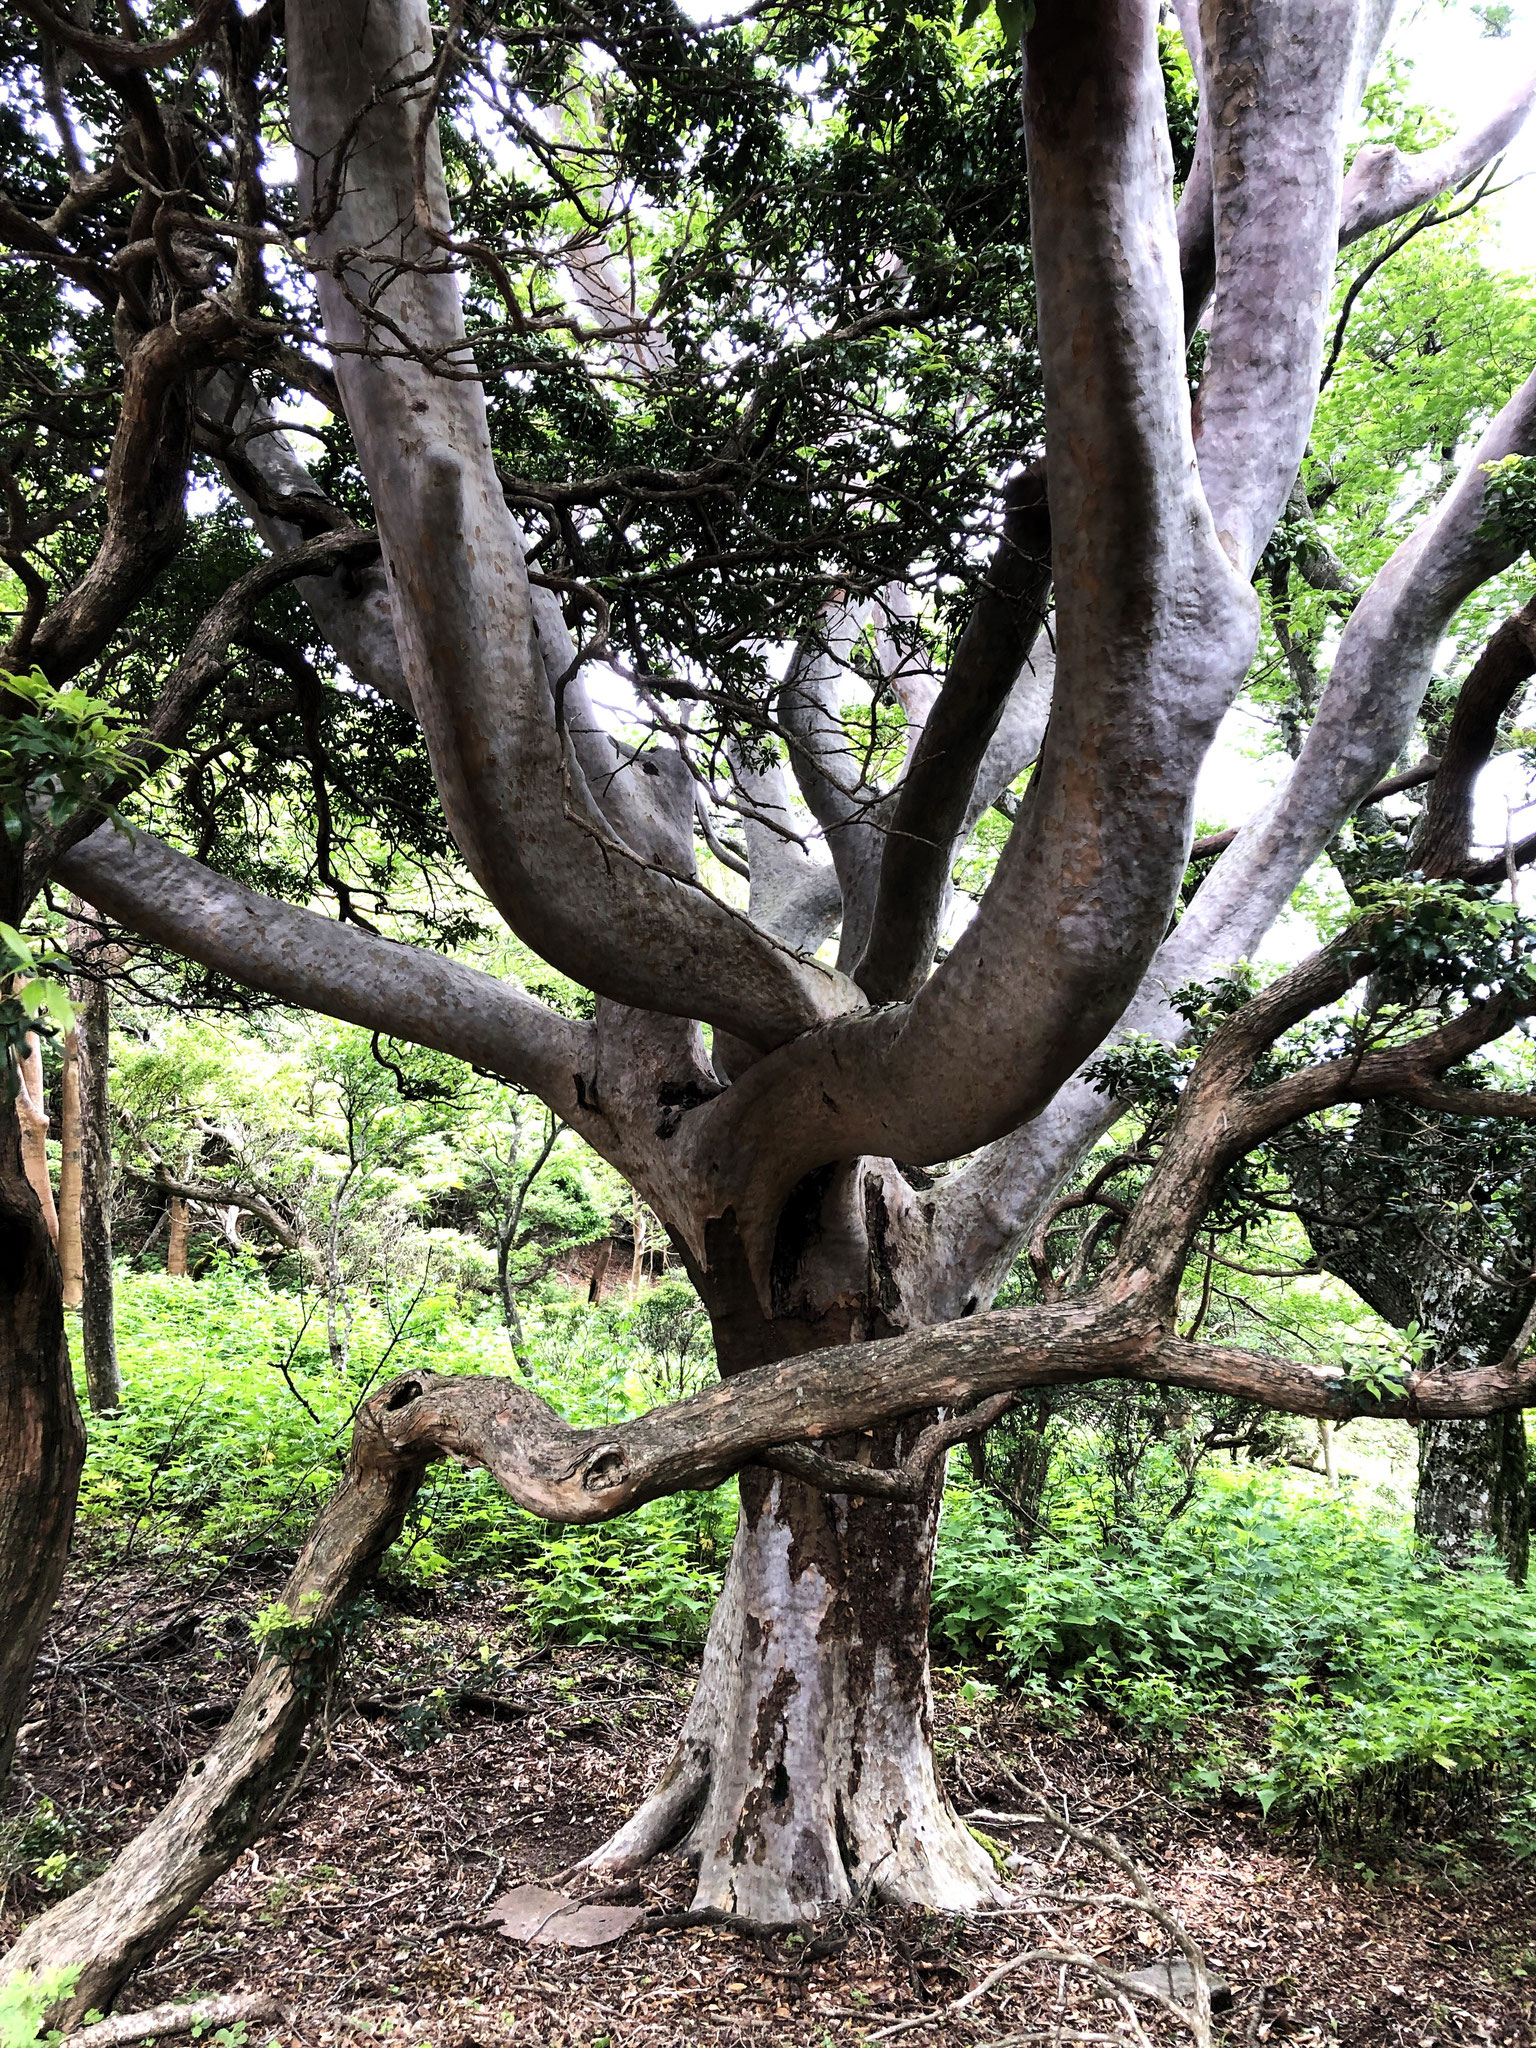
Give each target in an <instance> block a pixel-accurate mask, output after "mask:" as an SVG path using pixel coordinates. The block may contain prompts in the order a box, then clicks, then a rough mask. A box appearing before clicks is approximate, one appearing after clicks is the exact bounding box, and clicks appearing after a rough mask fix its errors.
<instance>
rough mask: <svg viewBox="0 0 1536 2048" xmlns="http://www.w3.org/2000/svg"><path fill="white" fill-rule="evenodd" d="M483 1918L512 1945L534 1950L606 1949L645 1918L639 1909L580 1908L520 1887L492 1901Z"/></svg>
mask: <svg viewBox="0 0 1536 2048" xmlns="http://www.w3.org/2000/svg"><path fill="white" fill-rule="evenodd" d="M487 1917H488V1918H489V1919H490V1920H491V1921H492V1922H493V1923H494V1925H496V1926H497V1927H499V1928H500V1929H501V1931H502V1933H503V1934H505V1935H507V1936H509V1937H510V1938H511V1939H512V1940H513V1941H526V1942H528V1943H529V1944H530V1945H532V1946H533V1947H536V1948H549V1947H560V1948H606V1947H607V1946H608V1944H609V1943H610V1942H614V1941H622V1940H623V1938H624V1936H625V1935H626V1934H631V1933H633V1932H634V1930H635V1928H637V1927H638V1926H639V1925H640V1922H641V1921H642V1920H643V1919H644V1918H645V1909H644V1907H643V1906H584V1905H583V1904H582V1903H581V1901H580V1900H579V1899H568V1898H567V1897H566V1896H565V1894H564V1892H555V1891H550V1890H549V1889H548V1887H547V1886H545V1885H539V1884H520V1885H518V1886H516V1887H515V1888H514V1889H513V1890H512V1891H509V1892H507V1893H506V1894H504V1896H503V1897H501V1898H499V1899H497V1900H496V1902H495V1904H494V1905H493V1906H492V1907H491V1908H490V1910H489V1913H488V1915H487Z"/></svg>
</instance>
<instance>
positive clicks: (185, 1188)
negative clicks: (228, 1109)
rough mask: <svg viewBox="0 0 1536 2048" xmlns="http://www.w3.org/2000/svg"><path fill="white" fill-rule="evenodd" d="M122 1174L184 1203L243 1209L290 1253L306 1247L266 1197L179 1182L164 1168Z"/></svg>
mask: <svg viewBox="0 0 1536 2048" xmlns="http://www.w3.org/2000/svg"><path fill="white" fill-rule="evenodd" d="M123 1171H124V1172H125V1173H126V1174H127V1175H128V1176H129V1178H130V1179H131V1180H136V1181H138V1182H139V1183H140V1184H141V1185H142V1186H144V1187H147V1188H159V1189H161V1190H162V1191H163V1192H164V1193H165V1194H168V1195H179V1196H180V1197H181V1199H182V1200H183V1201H184V1202H200V1203H202V1205H203V1206H204V1208H208V1209H243V1210H244V1211H245V1212H246V1214H247V1215H248V1216H254V1217H255V1218H256V1220H257V1222H258V1223H264V1224H265V1225H266V1227H267V1229H268V1230H270V1231H271V1233H272V1235H273V1236H274V1237H275V1238H276V1239H277V1241H278V1243H279V1244H280V1245H283V1246H284V1247H285V1248H286V1249H287V1250H289V1251H291V1252H296V1251H299V1250H301V1249H302V1247H303V1243H304V1240H303V1239H302V1238H301V1237H300V1236H299V1233H298V1232H297V1231H296V1230H295V1229H294V1227H293V1225H292V1224H291V1223H290V1222H289V1221H288V1219H287V1218H286V1217H285V1216H284V1215H283V1214H282V1213H281V1211H279V1210H277V1209H274V1208H273V1206H272V1204H271V1203H270V1202H269V1201H268V1200H267V1199H266V1197H265V1196H264V1195H258V1194H253V1193H251V1192H250V1191H249V1190H247V1189H245V1188H232V1187H224V1186H221V1185H220V1183H219V1182H217V1181H201V1180H180V1179H178V1178H177V1177H176V1176H175V1175H174V1174H171V1173H168V1172H167V1171H166V1170H165V1168H164V1167H157V1168H156V1169H155V1171H154V1172H153V1173H145V1172H144V1171H143V1170H142V1169H141V1168H139V1167H137V1166H125V1167H124V1168H123Z"/></svg>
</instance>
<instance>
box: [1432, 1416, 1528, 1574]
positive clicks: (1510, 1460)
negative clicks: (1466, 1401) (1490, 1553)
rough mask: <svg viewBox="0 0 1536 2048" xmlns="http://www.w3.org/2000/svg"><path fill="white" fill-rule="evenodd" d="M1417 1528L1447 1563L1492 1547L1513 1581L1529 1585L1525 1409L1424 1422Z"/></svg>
mask: <svg viewBox="0 0 1536 2048" xmlns="http://www.w3.org/2000/svg"><path fill="white" fill-rule="evenodd" d="M1413 1526H1414V1532H1415V1534H1417V1535H1418V1536H1419V1537H1421V1538H1422V1539H1423V1541H1424V1542H1426V1543H1432V1544H1433V1545H1434V1547H1435V1549H1436V1550H1437V1551H1438V1552H1439V1553H1440V1555H1441V1557H1442V1558H1444V1560H1445V1562H1446V1563H1447V1564H1449V1565H1453V1566H1456V1567H1458V1568H1459V1567H1461V1566H1463V1565H1468V1564H1470V1563H1471V1562H1472V1560H1473V1558H1474V1557H1475V1556H1476V1555H1477V1553H1478V1551H1479V1550H1481V1549H1485V1548H1490V1547H1491V1548H1492V1549H1493V1550H1495V1551H1497V1553H1498V1555H1499V1556H1500V1557H1501V1558H1503V1560H1504V1565H1505V1569H1506V1570H1507V1571H1508V1573H1509V1576H1510V1577H1511V1578H1512V1579H1513V1580H1514V1582H1515V1584H1516V1585H1517V1586H1523V1585H1524V1584H1525V1575H1526V1570H1527V1567H1528V1565H1529V1563H1530V1549H1531V1510H1530V1492H1529V1475H1528V1472H1527V1468H1526V1441H1525V1417H1524V1415H1523V1414H1521V1413H1520V1412H1519V1411H1518V1410H1516V1411H1515V1412H1514V1413H1513V1414H1510V1415H1487V1416H1480V1417H1475V1418H1473V1419H1472V1420H1470V1421H1466V1422H1426V1423H1424V1424H1422V1425H1421V1427H1420V1430H1419V1494H1418V1500H1417V1502H1416V1503H1415V1506H1414V1514H1413Z"/></svg>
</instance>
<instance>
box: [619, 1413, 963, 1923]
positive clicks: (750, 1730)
mask: <svg viewBox="0 0 1536 2048" xmlns="http://www.w3.org/2000/svg"><path fill="white" fill-rule="evenodd" d="M927 1419H928V1418H913V1419H912V1420H911V1421H910V1422H909V1423H907V1424H905V1425H903V1433H904V1434H905V1436H906V1438H907V1440H908V1443H910V1438H911V1437H912V1436H915V1434H916V1433H917V1429H918V1427H919V1426H920V1424H921V1421H923V1420H927ZM901 1434H902V1433H898V1432H896V1431H881V1432H878V1433H876V1435H875V1436H874V1437H873V1438H865V1439H863V1440H862V1447H863V1449H864V1451H865V1452H866V1453H870V1452H873V1454H874V1462H877V1463H879V1464H890V1463H894V1462H896V1459H897V1457H898V1455H899V1452H900V1448H901ZM834 1455H841V1456H852V1455H857V1449H856V1447H855V1446H853V1445H851V1444H849V1445H844V1446H842V1447H841V1448H840V1449H839V1450H836V1451H835V1452H834ZM740 1485H741V1519H740V1522H739V1524H738V1526H737V1533H736V1542H735V1546H734V1548H733V1550H732V1553H731V1562H730V1569H729V1571H728V1573H727V1575H726V1582H725V1587H724V1590H723V1592H722V1594H721V1598H720V1602H719V1605H718V1607H717V1608H716V1610H715V1617H714V1621H713V1624H712V1626H711V1629H710V1634H709V1640H708V1643H707V1645H706V1647H705V1651H704V1663H703V1669H702V1671H701V1674H700V1678H699V1684H698V1689H697V1691H696V1692H695V1694H694V1697H693V1701H692V1704H691V1706H690V1708H689V1711H688V1715H687V1718H686V1720H685V1722H684V1725H683V1729H682V1733H681V1735H680V1736H679V1739H678V1744H677V1748H676V1750H675V1751H674V1753H673V1756H672V1758H671V1761H670V1762H669V1764H668V1766H667V1769H666V1771H665V1773H664V1774H663V1776H662V1778H661V1779H660V1781H659V1782H658V1784H657V1786H656V1787H655V1789H654V1791H653V1792H652V1793H651V1795H650V1797H649V1798H648V1799H647V1800H646V1802H645V1803H644V1805H642V1806H641V1808H640V1810H639V1811H638V1812H637V1813H636V1814H635V1816H634V1817H633V1819H631V1820H630V1821H629V1822H628V1823H627V1824H626V1825H625V1826H624V1827H623V1828H621V1829H620V1830H619V1832H618V1833H617V1834H616V1835H615V1836H613V1837H612V1839H611V1840H610V1841H608V1842H607V1843H605V1844H604V1845H603V1847H602V1848H601V1849H600V1850H598V1851H597V1853H596V1854H595V1855H594V1856H593V1857H592V1859H591V1862H590V1867H591V1868H592V1869H593V1870H594V1871H596V1872H611V1873H618V1872H621V1871H624V1870H628V1869H634V1868H637V1867H638V1866H639V1865H640V1864H642V1863H644V1862H645V1861H646V1860H647V1859H648V1858H650V1857H652V1856H655V1855H657V1854H660V1853H661V1852H663V1851H666V1850H673V1851H678V1852H681V1853H682V1854H684V1855H686V1856H688V1857H689V1858H690V1859H691V1860H693V1861H694V1862H695V1863H696V1865H697V1870H698V1888H697V1891H696V1894H695V1901H694V1902H695V1904H696V1905H699V1906H712V1907H719V1908H722V1909H723V1910H725V1911H727V1912H735V1913H743V1914H746V1915H748V1916H750V1917H752V1918H754V1919H758V1920H769V1921H789V1920H803V1919H814V1918H815V1917H816V1916H817V1915H819V1914H822V1913H825V1912H826V1911H828V1910H829V1908H832V1907H835V1906H837V1905H842V1904H846V1903H847V1902H849V1901H850V1900H855V1899H865V1898H869V1897H872V1896H878V1897H880V1898H883V1899H886V1900H889V1901H892V1902H893V1903H896V1904H900V1905H906V1906H921V1907H926V1908H928V1909H930V1910H932V1911H936V1912H970V1911H974V1910H975V1909H976V1908H977V1907H980V1906H985V1905H989V1904H994V1903H997V1902H998V1901H999V1900H1000V1899H1001V1898H1002V1896H1003V1891H1002V1887H1001V1886H1000V1884H999V1882H998V1877H997V1872H996V1869H995V1867H994V1865H993V1863H992V1859H991V1857H990V1856H989V1855H988V1853H987V1852H986V1850H985V1849H984V1848H983V1847H982V1845H981V1844H980V1842H978V1841H977V1839H976V1838H975V1836H974V1835H972V1834H971V1833H970V1831H969V1830H968V1829H967V1828H966V1826H965V1825H964V1823H963V1822H962V1821H961V1820H960V1819H959V1817H958V1815H957V1814H956V1813H955V1810H954V1808H953V1806H952V1805H951V1804H950V1801H949V1799H948V1798H947V1796H946V1794H945V1792H944V1789H943V1786H942V1785H941V1784H940V1782H939V1778H938V1772H937V1769H936V1766H935V1762H934V1752H933V1694H932V1687H931V1683H930V1676H929V1665H928V1613H929V1593H930V1587H931V1581H932V1571H933V1545H934V1538H935V1535H936V1533H937V1528H938V1515H939V1495H940V1488H939V1485H938V1484H937V1483H936V1484H935V1486H934V1488H933V1489H932V1491H931V1492H930V1493H929V1495H928V1496H927V1498H925V1499H924V1500H923V1501H922V1502H921V1503H919V1504H917V1505H915V1506H907V1505H903V1504H899V1503H893V1502H884V1501H873V1500H864V1499H858V1500H855V1499H849V1498H846V1497H841V1496H835V1495H827V1494H821V1493H817V1492H814V1491H813V1490H812V1489H810V1488H809V1487H806V1486H803V1485H801V1484H800V1483H799V1481H797V1480H794V1479H790V1478H788V1477H786V1476H784V1475H783V1474H780V1473H775V1472H769V1471H767V1470H764V1469H763V1468H761V1467H753V1468H751V1469H749V1470H747V1471H745V1472H743V1474H742V1475H741V1482H740Z"/></svg>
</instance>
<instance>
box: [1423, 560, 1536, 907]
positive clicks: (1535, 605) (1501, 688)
mask: <svg viewBox="0 0 1536 2048" xmlns="http://www.w3.org/2000/svg"><path fill="white" fill-rule="evenodd" d="M1533 675H1536V598H1532V599H1531V600H1530V602H1529V603H1527V604H1526V605H1525V606H1523V607H1522V609H1521V610H1520V611H1518V612H1516V613H1515V615H1514V617H1513V618H1509V619H1506V620H1505V621H1504V623H1503V625H1502V626H1500V627H1499V629H1498V631H1497V632H1496V633H1494V635H1493V636H1492V638H1491V639H1490V640H1489V642H1488V644H1487V646H1486V647H1485V648H1484V649H1483V651H1482V653H1481V654H1480V655H1479V656H1478V657H1477V660H1476V661H1475V662H1474V663H1473V664H1472V667H1471V669H1470V670H1469V671H1468V674H1467V679H1466V681H1465V682H1464V683H1463V684H1462V686H1461V690H1460V693H1459V694H1458V696H1457V699H1456V709H1455V710H1454V711H1453V712H1452V714H1451V726H1450V731H1449V732H1448V733H1447V734H1446V738H1445V756H1444V759H1443V760H1442V762H1441V764H1440V772H1439V774H1438V775H1436V777H1435V785H1434V788H1433V789H1432V790H1431V791H1430V793H1429V801H1428V802H1427V803H1426V804H1425V806H1424V816H1423V818H1422V820H1421V821H1420V824H1419V829H1418V831H1417V832H1416V833H1415V834H1414V846H1413V863H1412V864H1413V865H1416V866H1418V867H1421V868H1422V869H1423V870H1424V872H1425V874H1426V875H1454V874H1460V873H1461V872H1462V871H1463V870H1464V869H1465V867H1466V866H1467V864H1468V861H1469V859H1470V856H1471V851H1472V792H1473V789H1474V787H1475V785H1476V782H1477V778H1478V776H1479V775H1480V774H1481V773H1482V771H1483V769H1484V768H1485V767H1486V766H1487V764H1488V761H1489V758H1490V757H1491V755H1492V753H1493V749H1494V744H1495V742H1496V741H1497V739H1498V736H1499V721H1500V720H1501V719H1502V718H1503V716H1504V713H1505V712H1506V711H1507V710H1508V709H1509V707H1510V705H1511V704H1512V703H1513V701H1514V697H1515V692H1516V691H1517V690H1518V689H1519V688H1520V687H1521V685H1522V684H1523V683H1526V682H1529V680H1530V678H1531V677H1532V676H1533Z"/></svg>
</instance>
